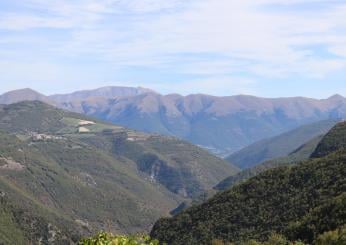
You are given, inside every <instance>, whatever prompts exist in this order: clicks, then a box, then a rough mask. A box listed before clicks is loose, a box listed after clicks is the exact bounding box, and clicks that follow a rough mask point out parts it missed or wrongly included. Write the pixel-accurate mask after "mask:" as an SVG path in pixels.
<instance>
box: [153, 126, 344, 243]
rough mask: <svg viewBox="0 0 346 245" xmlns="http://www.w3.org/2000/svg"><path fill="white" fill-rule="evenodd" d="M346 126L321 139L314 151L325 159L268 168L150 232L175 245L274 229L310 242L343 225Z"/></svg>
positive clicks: (260, 235)
mask: <svg viewBox="0 0 346 245" xmlns="http://www.w3.org/2000/svg"><path fill="white" fill-rule="evenodd" d="M345 129H346V123H340V124H338V125H337V126H336V127H334V128H333V129H332V130H331V131H330V133H329V134H328V135H327V136H325V137H324V138H323V139H322V141H321V143H320V144H319V146H318V147H317V148H316V150H315V152H314V153H313V156H320V155H319V152H322V151H321V149H323V154H322V155H321V157H316V158H311V159H310V160H307V161H303V162H301V163H299V164H297V165H295V166H285V167H279V168H275V169H271V170H269V171H265V172H263V173H261V174H259V175H258V176H256V177H253V178H251V179H249V180H248V181H246V182H244V183H242V184H240V185H236V186H234V187H233V188H231V189H229V190H227V191H225V192H221V193H219V194H217V195H215V196H214V197H213V198H212V199H210V200H208V201H207V202H205V203H203V204H201V205H199V206H194V207H191V208H189V209H187V210H186V211H183V212H182V213H180V214H178V215H176V216H175V217H173V218H163V219H160V220H159V221H158V222H157V223H156V224H155V226H154V228H153V230H152V232H151V235H152V236H153V237H154V238H158V239H160V241H162V242H167V243H168V244H172V245H174V244H211V242H212V241H213V240H214V241H215V242H216V241H218V242H219V243H221V242H229V241H232V242H240V241H246V240H250V239H256V240H259V241H263V240H266V239H267V238H268V237H269V236H270V234H271V233H273V232H275V233H279V234H283V235H285V236H286V237H287V238H288V239H289V240H291V241H298V240H301V241H304V242H307V243H308V244H311V243H312V242H314V241H315V240H316V238H317V237H318V236H319V235H320V234H322V233H324V232H326V231H331V230H336V229H338V228H342V227H343V226H344V225H345V224H346V167H345V164H346V149H345V141H344V140H345V132H346V130H345ZM274 244H275V243H274ZM323 244H324V243H323ZM340 244H342V243H340Z"/></svg>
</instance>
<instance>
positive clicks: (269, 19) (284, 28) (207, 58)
mask: <svg viewBox="0 0 346 245" xmlns="http://www.w3.org/2000/svg"><path fill="white" fill-rule="evenodd" d="M345 16H346V0H327V1H323V0H241V1H239V0H49V1H47V0H0V93H4V92H6V91H9V90H13V89H19V88H27V87H30V88H32V89H35V90H37V91H39V92H42V93H44V94H47V95H50V94H55V93H66V92H72V91H75V90H81V89H92V88H97V87H102V86H135V87H136V86H142V87H148V88H151V89H154V90H156V91H158V92H161V93H163V94H167V93H181V94H191V93H205V94H213V95H220V96H225V95H234V94H251V95H256V96H263V97H288V96H306V97H314V98H326V97H328V96H330V95H333V94H336V93H338V94H341V95H344V96H346V17H345Z"/></svg>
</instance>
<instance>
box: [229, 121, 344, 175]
mask: <svg viewBox="0 0 346 245" xmlns="http://www.w3.org/2000/svg"><path fill="white" fill-rule="evenodd" d="M336 123H337V122H336V121H333V120H327V121H320V122H316V123H312V124H308V125H304V126H301V127H299V128H296V129H294V130H291V131H289V132H286V133H283V134H281V135H278V136H276V137H273V138H269V139H265V140H262V141H259V142H256V143H254V144H252V145H250V146H248V147H245V148H243V149H242V150H240V151H238V152H236V153H234V154H232V155H231V156H229V157H227V160H228V161H229V162H232V163H233V164H235V165H237V166H238V167H240V168H242V169H245V168H250V167H253V166H255V165H257V164H259V163H261V162H264V161H266V160H270V159H273V158H278V157H283V156H286V155H288V154H289V153H291V152H292V151H294V150H295V149H297V148H298V147H299V146H300V145H302V144H303V143H305V142H308V141H309V140H311V139H312V138H315V137H317V136H319V135H322V134H325V133H327V132H328V131H329V130H330V129H331V128H332V127H333V126H334V125H335V124H336Z"/></svg>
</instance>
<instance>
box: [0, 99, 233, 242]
mask: <svg viewBox="0 0 346 245" xmlns="http://www.w3.org/2000/svg"><path fill="white" fill-rule="evenodd" d="M0 130H3V132H2V133H1V135H2V136H1V137H0V144H1V147H0V192H1V193H2V195H3V196H4V197H5V199H4V200H3V202H4V203H5V202H6V203H7V204H6V210H7V211H6V212H0V215H3V216H1V217H0V219H1V218H3V217H4V218H6V219H7V220H8V221H7V223H8V224H11V225H12V226H13V227H17V228H16V230H17V231H18V233H21V234H22V235H21V237H22V239H24V240H25V242H28V241H31V239H33V243H37V241H38V240H39V239H40V238H41V237H43V238H44V240H47V239H53V240H54V239H55V241H56V242H61V243H63V241H67V240H69V241H72V240H76V239H78V238H79V237H80V234H90V233H93V232H96V231H98V230H105V229H107V230H111V231H115V232H119V233H123V232H125V233H126V232H142V231H145V230H148V229H149V228H150V226H151V225H152V224H153V222H154V221H155V220H156V219H157V218H159V217H160V216H162V215H165V214H168V212H169V211H170V210H171V209H172V208H174V207H176V206H177V204H178V203H179V202H181V201H182V200H184V199H189V198H191V197H193V196H195V195H199V193H201V192H203V191H205V190H207V189H209V188H211V187H212V186H213V185H215V184H216V183H217V182H219V181H220V180H221V179H223V178H224V177H226V176H227V175H230V174H232V173H236V171H237V168H235V167H233V168H232V167H231V166H230V165H229V164H228V163H227V162H225V161H223V160H221V159H219V158H217V157H214V156H212V155H210V154H208V153H207V152H206V151H204V150H202V149H199V148H198V147H195V146H193V145H191V144H189V143H186V142H183V141H181V140H177V139H175V138H171V137H164V136H159V135H149V134H144V133H140V132H136V131H132V130H128V129H125V128H123V127H119V126H116V125H112V124H108V123H104V122H101V121H98V120H95V119H93V118H88V117H86V116H82V115H79V114H76V113H71V112H67V111H63V110H60V109H57V108H54V107H52V106H49V105H46V104H43V103H41V102H38V101H35V102H21V103H17V104H11V105H8V106H1V108H0ZM21 210H22V211H21ZM21 215H22V216H21ZM21 217H22V218H23V217H24V218H25V217H27V218H25V219H26V220H29V221H30V220H38V221H40V222H38V223H37V225H38V226H37V227H36V226H35V225H33V226H32V225H31V224H30V222H29V221H28V222H29V223H25V222H24V223H21V221H20V220H21V219H22V218H21ZM30 227H31V228H30ZM48 230H51V231H50V232H48ZM51 233H54V234H56V236H55V237H54V238H52V237H49V234H51ZM1 237H7V239H9V238H11V234H9V233H8V231H6V230H5V231H4V230H2V229H0V238H1ZM5 241H6V240H5Z"/></svg>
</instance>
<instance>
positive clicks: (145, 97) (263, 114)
mask: <svg viewBox="0 0 346 245" xmlns="http://www.w3.org/2000/svg"><path fill="white" fill-rule="evenodd" d="M13 94H15V91H14V92H12V95H13ZM2 97H3V96H0V102H2V103H6V100H4V99H3V98H2ZM6 98H7V102H8V101H11V100H9V98H8V96H7V97H6ZM21 98H23V100H25V98H26V97H25V96H21ZM31 99H32V97H29V100H31ZM35 99H36V98H35ZM37 99H38V100H43V99H45V100H47V99H48V100H51V101H53V102H51V104H52V103H55V104H57V105H58V106H59V107H60V108H64V109H67V110H70V111H74V112H79V113H84V114H87V115H91V116H94V117H97V118H100V119H103V120H107V121H111V122H113V123H116V124H120V125H123V126H126V127H129V128H134V129H137V130H142V131H146V132H155V133H160V134H166V135H173V136H176V137H179V138H183V139H186V140H188V141H190V142H192V143H194V144H197V145H200V146H203V147H205V148H208V149H210V150H211V151H214V152H215V153H217V154H219V155H223V156H225V155H227V154H229V153H232V152H234V151H236V150H239V149H240V148H242V147H244V146H247V145H249V144H251V143H254V142H255V141H258V140H261V139H265V138H269V137H272V136H275V135H278V134H281V133H283V132H286V131H289V130H292V129H294V128H296V127H299V126H301V125H304V124H307V123H312V122H315V121H320V120H325V119H331V118H332V119H334V118H345V117H346V98H344V97H343V96H341V95H334V96H331V97H329V98H327V99H321V100H319V99H311V98H304V97H292V98H275V99H270V98H260V97H255V96H248V95H237V96H226V97H217V96H211V95H204V94H194V95H188V96H182V95H179V94H169V95H161V94H158V93H155V92H154V91H152V90H149V89H143V88H123V87H107V88H101V89H96V90H89V91H81V92H75V93H72V94H68V95H53V96H47V97H37ZM4 101H5V102H4ZM46 102H47V101H46ZM11 103H12V102H11Z"/></svg>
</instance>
